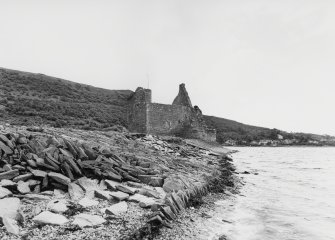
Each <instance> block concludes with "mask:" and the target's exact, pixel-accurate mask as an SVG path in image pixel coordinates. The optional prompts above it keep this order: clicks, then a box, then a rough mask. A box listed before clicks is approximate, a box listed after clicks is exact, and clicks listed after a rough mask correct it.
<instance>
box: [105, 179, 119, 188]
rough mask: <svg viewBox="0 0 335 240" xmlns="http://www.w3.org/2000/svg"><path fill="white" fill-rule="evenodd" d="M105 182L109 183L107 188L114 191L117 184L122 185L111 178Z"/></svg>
mask: <svg viewBox="0 0 335 240" xmlns="http://www.w3.org/2000/svg"><path fill="white" fill-rule="evenodd" d="M105 183H106V185H107V188H108V189H110V190H112V191H116V190H117V189H116V186H118V185H120V183H118V182H114V181H111V180H105Z"/></svg>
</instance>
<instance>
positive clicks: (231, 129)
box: [204, 116, 280, 143]
mask: <svg viewBox="0 0 335 240" xmlns="http://www.w3.org/2000/svg"><path fill="white" fill-rule="evenodd" d="M204 118H205V121H206V123H207V125H208V126H210V127H212V128H215V129H216V130H217V140H218V142H221V143H222V142H225V141H227V140H229V139H233V140H236V141H243V140H246V141H253V140H261V139H277V134H278V133H280V131H279V130H277V129H269V128H263V127H256V126H251V125H246V124H243V123H239V122H236V121H233V120H229V119H225V118H219V117H214V116H204Z"/></svg>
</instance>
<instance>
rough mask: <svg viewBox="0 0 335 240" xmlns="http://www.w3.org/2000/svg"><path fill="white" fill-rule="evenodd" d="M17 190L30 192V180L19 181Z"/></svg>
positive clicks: (24, 192)
mask: <svg viewBox="0 0 335 240" xmlns="http://www.w3.org/2000/svg"><path fill="white" fill-rule="evenodd" d="M17 190H18V191H19V192H20V193H21V194H27V193H30V187H29V182H23V181H19V182H18V183H17Z"/></svg>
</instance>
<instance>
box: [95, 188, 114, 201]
mask: <svg viewBox="0 0 335 240" xmlns="http://www.w3.org/2000/svg"><path fill="white" fill-rule="evenodd" d="M109 193H110V192H109V191H104V190H95V191H94V196H95V197H96V198H100V199H102V200H107V201H109V200H111V199H112V196H111V195H110V194H109Z"/></svg>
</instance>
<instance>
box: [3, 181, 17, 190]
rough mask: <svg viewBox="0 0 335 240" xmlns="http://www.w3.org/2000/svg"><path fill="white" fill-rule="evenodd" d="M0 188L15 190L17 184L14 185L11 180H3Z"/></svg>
mask: <svg viewBox="0 0 335 240" xmlns="http://www.w3.org/2000/svg"><path fill="white" fill-rule="evenodd" d="M0 186H1V187H4V188H7V189H16V186H17V183H15V182H13V181H11V180H8V179H3V180H1V182H0Z"/></svg>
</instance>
